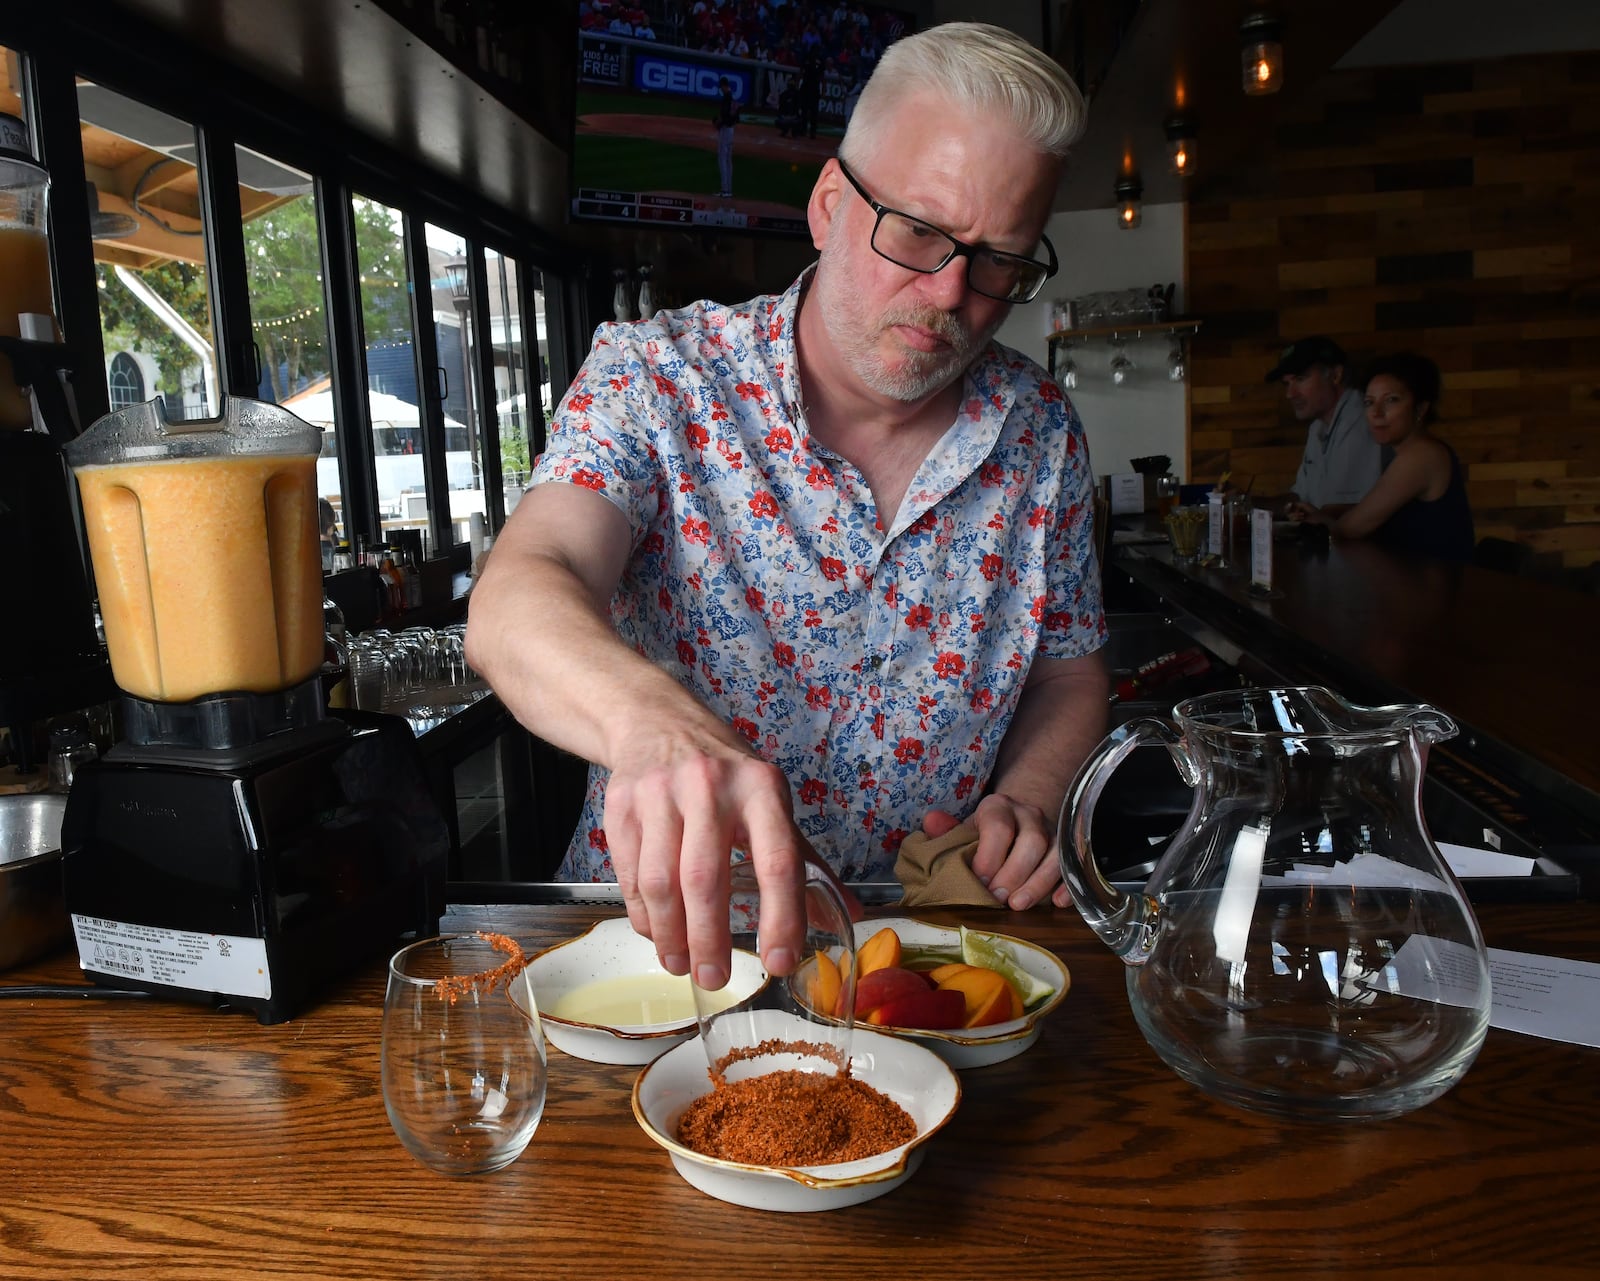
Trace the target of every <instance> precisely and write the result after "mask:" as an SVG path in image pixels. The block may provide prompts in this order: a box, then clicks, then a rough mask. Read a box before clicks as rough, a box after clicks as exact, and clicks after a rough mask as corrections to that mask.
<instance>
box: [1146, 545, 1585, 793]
mask: <svg viewBox="0 0 1600 1281" xmlns="http://www.w3.org/2000/svg"><path fill="white" fill-rule="evenodd" d="M1115 556H1116V559H1115V563H1116V565H1117V566H1118V567H1119V568H1122V569H1124V570H1126V571H1127V572H1128V573H1130V574H1131V575H1133V576H1134V577H1135V578H1137V579H1138V580H1139V581H1140V582H1142V583H1144V584H1145V585H1146V586H1148V587H1150V588H1151V589H1152V590H1154V591H1156V592H1158V593H1159V594H1160V595H1161V596H1162V597H1163V598H1166V599H1172V600H1175V601H1178V602H1179V603H1180V604H1181V605H1182V606H1183V607H1184V608H1186V609H1190V610H1192V611H1194V612H1196V613H1197V614H1198V615H1199V616H1201V617H1202V618H1206V619H1207V620H1208V621H1211V620H1212V619H1219V620H1220V619H1222V618H1223V617H1224V615H1225V614H1226V613H1228V612H1229V611H1232V612H1233V613H1234V614H1235V615H1236V616H1237V618H1238V619H1240V620H1243V622H1244V624H1245V626H1246V627H1247V628H1248V629H1250V634H1251V636H1252V637H1253V638H1254V641H1253V643H1252V645H1251V646H1250V647H1251V648H1252V649H1253V648H1255V643H1254V642H1259V641H1260V639H1261V638H1262V637H1264V636H1273V635H1276V636H1278V637H1280V638H1281V639H1283V640H1284V641H1285V643H1287V644H1290V645H1291V646H1292V647H1293V649H1294V652H1295V654H1296V656H1297V658H1298V659H1299V660H1302V661H1304V662H1305V663H1307V664H1315V663H1317V662H1322V663H1324V664H1331V666H1330V667H1329V670H1330V672H1331V673H1332V675H1333V677H1334V678H1333V679H1331V680H1330V683H1331V684H1332V685H1333V686H1334V687H1335V688H1337V689H1339V690H1341V691H1343V692H1345V693H1348V694H1350V696H1351V697H1353V698H1357V699H1358V700H1359V699H1360V698H1361V697H1363V694H1362V693H1360V692H1358V691H1362V690H1367V691H1368V694H1367V695H1366V696H1369V697H1370V696H1371V691H1373V690H1376V691H1377V692H1378V693H1380V694H1383V693H1385V692H1387V694H1388V695H1393V694H1395V693H1400V694H1403V696H1405V697H1408V698H1410V699H1414V700H1417V701H1420V702H1426V703H1431V704H1433V705H1434V706H1436V707H1438V708H1440V709H1441V710H1443V711H1445V712H1448V713H1449V714H1450V715H1451V716H1452V717H1455V718H1456V719H1457V720H1458V721H1459V722H1460V723H1461V724H1462V726H1463V729H1464V731H1471V732H1477V733H1482V734H1487V735H1490V736H1491V737H1493V738H1495V739H1497V740H1499V741H1500V742H1502V743H1505V744H1507V745H1508V746H1510V747H1513V748H1515V749H1517V750H1518V751H1520V752H1524V753H1526V754H1527V755H1528V756H1530V757H1531V758H1533V759H1534V760H1537V761H1539V762H1541V763H1542V764H1544V765H1546V766H1548V767H1549V768H1550V769H1553V770H1555V771H1556V772H1557V773H1558V774H1560V775H1563V776H1564V777H1566V778H1568V779H1571V780H1573V781H1574V782H1576V783H1578V784H1579V785H1581V786H1582V787H1583V788H1586V789H1588V791H1589V792H1591V793H1596V792H1600V752H1597V751H1596V750H1595V731H1594V711H1595V709H1596V708H1600V667H1597V666H1596V664H1595V660H1594V653H1595V644H1596V637H1600V597H1595V596H1589V595H1585V594H1583V593H1581V592H1574V591H1568V590H1565V589H1563V588H1560V587H1554V586H1551V585H1550V584H1547V583H1540V582H1535V581H1533V580H1531V579H1527V578H1522V577H1519V576H1517V575H1514V574H1501V573H1496V572H1494V571H1493V570H1487V569H1479V568H1477V567H1475V566H1471V565H1452V564H1447V563H1445V562H1441V561H1423V560H1415V559H1409V558H1406V557H1402V556H1396V555H1394V554H1392V553H1390V552H1389V551H1387V550H1386V549H1385V548H1383V547H1381V546H1378V545H1377V544H1375V543H1372V542H1370V541H1367V540H1363V539H1356V540H1351V541H1341V540H1337V539H1335V540H1331V541H1330V540H1326V539H1323V540H1317V539H1315V538H1313V537H1311V536H1309V535H1307V536H1304V537H1301V538H1297V539H1288V540H1280V541H1278V542H1277V543H1276V544H1275V545H1274V549H1273V564H1272V586H1273V592H1272V594H1271V595H1270V596H1259V595H1255V594H1252V593H1251V591H1250V585H1249V581H1248V578H1247V576H1245V575H1244V574H1242V573H1234V572H1226V571H1221V570H1216V569H1212V568H1208V567H1206V566H1204V565H1194V566H1182V565H1178V564H1176V563H1174V561H1173V559H1172V556H1171V554H1170V552H1169V551H1168V549H1167V548H1165V547H1159V546H1145V547H1124V548H1118V549H1117V551H1116V554H1115ZM1242 634H1243V633H1241V635H1242Z"/></svg>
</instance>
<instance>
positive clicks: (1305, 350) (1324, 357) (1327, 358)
mask: <svg viewBox="0 0 1600 1281" xmlns="http://www.w3.org/2000/svg"><path fill="white" fill-rule="evenodd" d="M1345 363H1346V362H1345V355H1344V348H1343V347H1341V346H1339V344H1338V343H1336V342H1334V341H1333V339H1332V338H1329V337H1327V336H1326V335H1324V334H1313V335H1312V336H1311V337H1310V338H1302V339H1301V340H1300V341H1299V342H1292V343H1290V344H1289V345H1288V346H1287V347H1285V348H1284V349H1283V350H1282V351H1281V352H1279V353H1278V363H1277V364H1276V365H1274V366H1273V367H1272V372H1271V373H1269V374H1268V375H1267V379H1266V380H1267V381H1268V382H1269V383H1275V382H1277V381H1278V379H1280V378H1282V377H1283V376H1284V375H1286V374H1303V373H1305V371H1306V370H1308V369H1310V368H1311V366H1312V365H1330V366H1331V365H1343V364H1345Z"/></svg>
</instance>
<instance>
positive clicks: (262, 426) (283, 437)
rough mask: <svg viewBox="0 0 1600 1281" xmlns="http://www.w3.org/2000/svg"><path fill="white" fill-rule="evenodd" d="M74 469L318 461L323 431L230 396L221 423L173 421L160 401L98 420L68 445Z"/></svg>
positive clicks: (217, 419)
mask: <svg viewBox="0 0 1600 1281" xmlns="http://www.w3.org/2000/svg"><path fill="white" fill-rule="evenodd" d="M65 448H66V454H67V461H68V462H69V463H70V464H71V465H72V466H73V467H97V466H105V465H109V464H113V463H153V462H168V461H176V460H178V459H183V458H218V457H227V456H245V455H248V456H259V455H262V454H269V455H284V456H291V457H292V456H306V455H311V456H315V455H316V454H318V453H319V452H320V451H321V448H322V428H320V427H314V426H312V425H311V424H310V423H308V422H306V421H305V420H304V419H301V418H296V417H295V416H294V415H293V414H292V413H290V412H289V411H288V410H287V409H285V408H283V407H282V406H281V405H272V404H268V403H267V402H266V401H261V400H251V399H249V398H248V397H245V396H224V397H223V398H222V412H221V413H220V414H218V415H217V417H215V418H176V419H174V418H168V417H167V412H166V403H165V402H164V401H162V400H160V399H159V398H157V399H155V400H147V401H145V402H144V403H143V404H138V405H130V406H128V408H126V409H119V410H117V411H116V412H115V413H110V414H107V415H105V416H104V417H103V418H98V419H96V420H95V422H94V424H93V425H92V426H91V427H90V428H89V429H88V430H87V431H86V432H84V433H83V435H81V436H79V437H78V438H77V439H76V440H70V441H68V442H67V444H66V446H65Z"/></svg>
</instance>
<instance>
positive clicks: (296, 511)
mask: <svg viewBox="0 0 1600 1281" xmlns="http://www.w3.org/2000/svg"><path fill="white" fill-rule="evenodd" d="M320 444H321V429H320V428H317V427H313V426H310V425H309V424H307V423H304V422H302V421H301V420H300V419H299V418H296V417H295V416H294V415H293V414H291V413H290V412H289V411H288V410H286V409H281V408H279V407H278V406H277V405H269V404H264V403H262V402H260V401H254V400H247V399H244V398H242V397H235V398H231V399H224V401H223V404H222V412H221V414H220V415H219V416H218V417H216V418H207V419H190V420H186V421H177V420H169V419H168V418H167V416H166V413H165V411H164V408H163V406H162V403H161V402H160V401H159V400H152V401H149V402H146V403H145V404H141V405H134V406H131V407H130V408H128V409H124V410H121V411H119V412H117V413H113V414H108V415H106V416H105V417H104V418H101V419H100V420H99V421H97V422H96V423H95V424H94V425H93V426H92V427H91V428H90V429H89V430H88V431H86V432H85V433H84V434H83V435H82V436H79V437H78V438H77V439H76V440H73V441H70V442H69V443H68V444H67V446H66V452H67V459H68V461H69V462H70V463H71V464H72V469H73V472H74V474H75V475H76V477H77V481H78V489H79V492H80V494H81V496H82V499H83V517H84V524H85V526H86V527H87V530H88V535H89V552H90V557H91V559H92V561H93V563H94V571H95V577H96V579H97V581H98V585H99V589H100V611H101V615H102V617H103V619H104V622H105V633H106V647H107V649H108V650H109V651H110V658H111V672H112V675H113V676H114V677H115V679H116V682H117V685H118V687H119V688H120V689H121V690H122V691H123V693H125V694H130V695H132V696H134V697H135V698H139V699H148V700H151V701H153V702H158V703H177V702H185V701H188V700H192V699H198V698H202V697H204V696H206V695H210V694H220V693H233V692H252V693H272V692H274V691H277V690H283V689H286V688H288V687H290V686H292V685H295V684H296V683H298V682H303V681H305V680H307V679H308V678H310V677H312V676H314V675H315V674H316V672H317V670H318V668H319V667H320V666H321V665H322V656H323V625H322V555H321V549H320V546H319V542H318V532H317V477H316V465H317V453H318V449H319V447H320Z"/></svg>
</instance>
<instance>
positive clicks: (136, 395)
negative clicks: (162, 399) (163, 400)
mask: <svg viewBox="0 0 1600 1281" xmlns="http://www.w3.org/2000/svg"><path fill="white" fill-rule="evenodd" d="M106 382H107V384H108V385H109V389H110V391H111V408H112V409H114V410H115V409H126V408H127V407H128V406H129V405H138V404H142V403H143V402H144V401H146V400H148V399H150V397H149V396H148V395H147V394H146V393H145V386H144V371H143V370H142V369H140V368H139V362H138V361H137V360H135V359H134V358H133V357H132V356H130V355H129V354H128V353H127V352H125V351H119V352H117V354H116V355H114V356H112V357H111V364H110V367H109V369H108V371H107V373H106Z"/></svg>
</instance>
